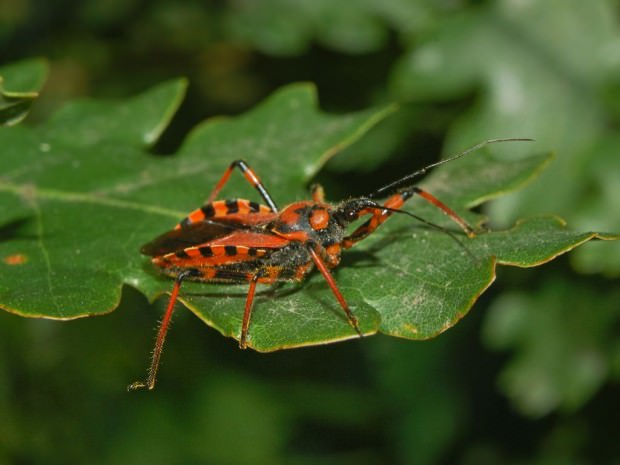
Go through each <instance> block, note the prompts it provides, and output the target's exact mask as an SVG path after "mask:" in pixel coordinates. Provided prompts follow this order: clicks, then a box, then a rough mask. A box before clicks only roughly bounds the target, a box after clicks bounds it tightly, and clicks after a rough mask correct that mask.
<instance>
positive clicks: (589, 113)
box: [0, 0, 620, 464]
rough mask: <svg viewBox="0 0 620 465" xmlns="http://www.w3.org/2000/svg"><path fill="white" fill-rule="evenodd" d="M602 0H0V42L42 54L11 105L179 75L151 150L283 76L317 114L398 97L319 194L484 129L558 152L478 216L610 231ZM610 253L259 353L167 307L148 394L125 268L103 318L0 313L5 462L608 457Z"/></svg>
mask: <svg viewBox="0 0 620 465" xmlns="http://www.w3.org/2000/svg"><path fill="white" fill-rule="evenodd" d="M617 16H618V10H617V5H616V3H615V2H613V1H611V0H610V1H604V0H597V1H593V2H582V1H580V0H572V1H560V0H554V1H548V2H534V1H523V0H521V1H516V0H502V1H500V0H498V1H486V2H485V1H479V2H475V1H472V2H466V1H459V0H452V1H430V0H386V1H382V2H375V1H371V0H355V1H348V2H336V1H333V0H331V1H328V0H297V1H293V0H260V1H250V0H234V1H233V0H231V1H228V2H223V1H222V2H216V1H211V2H207V1H202V2H201V1H197V0H196V1H191V0H188V1H184V2H174V1H167V0H159V1H143V0H124V1H120V0H98V1H92V2H79V1H70V0H66V1H61V0H55V1H42V0H22V1H20V2H13V1H11V0H4V1H0V59H1V60H2V64H4V63H8V62H11V61H15V60H18V59H22V58H24V57H31V56H45V57H47V58H48V59H49V61H50V65H51V72H50V75H49V79H48V83H47V84H46V87H45V88H44V90H43V93H42V97H41V98H40V99H39V101H37V103H36V105H35V106H34V108H33V111H32V113H31V115H30V117H29V119H28V122H27V124H36V123H37V122H40V121H43V120H45V119H46V118H47V116H48V115H49V114H51V112H53V111H54V110H55V109H57V108H58V107H59V106H61V105H62V104H63V102H66V101H69V100H72V99H74V98H76V97H81V96H95V97H119V98H122V97H126V96H128V95H131V94H134V93H136V92H139V91H142V90H144V89H145V88H147V87H149V86H151V85H154V84H156V83H158V82H161V81H162V80H165V79H167V78H171V77H177V76H179V75H183V76H187V77H188V78H189V81H190V87H189V93H188V97H187V98H186V100H185V102H184V103H183V105H182V107H181V109H180V111H179V113H178V115H177V116H176V117H175V119H174V120H173V124H172V126H171V127H170V128H169V129H168V130H167V131H166V132H165V133H164V136H163V138H162V139H161V141H160V142H159V143H158V144H157V145H156V147H155V148H154V152H155V153H157V154H161V155H162V156H166V155H167V154H171V153H173V152H174V151H175V150H176V148H178V146H179V144H180V143H181V141H182V140H183V138H184V137H185V135H186V134H187V132H188V131H189V129H190V128H192V127H193V126H194V125H196V123H198V122H199V121H202V120H203V119H205V118H207V117H209V116H214V115H218V114H238V113H241V112H243V111H245V110H247V109H249V108H251V107H252V106H254V105H255V104H256V103H257V102H259V101H260V100H261V99H263V98H264V97H265V96H267V95H268V94H270V93H271V92H272V91H273V90H275V89H276V88H278V87H279V86H281V85H283V84H287V83H290V82H294V81H301V80H304V81H312V82H315V83H316V85H317V87H318V91H319V95H320V101H321V105H322V107H323V108H324V109H325V110H328V111H331V112H345V111H351V110H358V109H364V108H367V107H368V106H370V105H374V104H378V103H385V102H390V101H395V100H396V101H400V102H403V109H402V110H401V111H400V112H399V114H398V115H397V116H395V117H393V118H390V119H388V120H386V121H385V122H383V123H382V124H381V125H380V126H378V127H377V128H376V129H374V130H373V131H372V132H371V133H369V134H368V135H367V136H366V137H365V138H364V139H363V140H362V141H360V142H359V143H357V144H355V145H353V146H352V147H350V148H349V149H347V150H346V151H345V153H343V154H342V155H341V156H340V157H339V159H335V160H333V162H331V163H330V164H328V166H327V167H326V169H324V170H323V171H322V172H321V173H320V175H319V180H320V181H321V182H322V183H324V184H325V185H326V187H327V189H328V192H329V193H330V197H333V198H341V197H344V196H347V195H350V194H358V193H361V192H366V191H368V190H369V189H368V188H367V187H368V186H377V185H380V184H381V182H382V181H384V180H391V179H394V177H395V176H397V175H398V173H402V172H408V171H412V170H413V169H415V168H417V167H419V166H421V165H423V164H424V163H425V162H428V161H432V160H435V159H436V158H437V157H438V155H439V154H440V153H441V152H444V153H449V152H455V151H458V150H459V149H463V148H465V147H467V146H469V145H471V144H472V143H475V142H478V141H480V140H483V139H487V138H495V137H510V136H513V137H534V138H536V139H537V141H538V142H537V144H538V146H537V147H538V148H539V149H540V150H553V151H555V152H556V155H557V156H556V160H555V161H554V162H553V163H552V164H551V166H550V167H549V168H547V170H546V173H545V174H543V175H542V176H541V179H539V180H538V181H536V182H534V183H533V184H532V185H531V186H529V187H528V188H526V189H525V190H524V191H523V192H520V193H518V194H514V195H510V196H507V197H506V198H504V199H502V200H501V201H496V202H494V203H493V205H492V206H491V207H490V208H489V209H488V212H487V213H488V214H489V216H490V217H491V221H492V223H493V224H495V225H498V226H504V225H509V224H511V223H512V222H513V221H514V220H515V219H517V218H518V217H520V216H525V215H529V214H532V213H536V214H538V213H555V214H559V215H561V216H563V217H564V218H566V219H567V220H568V221H569V224H570V225H571V226H573V227H574V228H575V229H581V230H590V229H592V230H616V231H618V230H620V214H619V212H620V200H618V199H620V190H619V188H620V165H619V164H618V163H619V162H618V160H620V158H619V157H618V155H617V152H618V149H620V137H619V135H618V122H619V121H620V113H619V108H620V96H619V93H618V89H619V88H620V52H619V50H620V48H619V47H618V44H619V43H620V30H619V27H618V23H617ZM412 154H415V156H412ZM507 156H513V157H516V156H519V154H507ZM352 167H353V168H352ZM262 175H263V177H265V178H267V177H268V173H264V174H262ZM619 273H620V248H619V247H618V245H617V244H610V243H595V244H589V245H587V246H584V247H583V248H582V249H580V250H579V251H577V252H576V253H573V254H571V256H570V257H562V258H560V259H559V260H557V261H555V262H553V263H552V264H550V265H547V266H545V267H542V268H540V269H536V270H519V269H508V270H503V271H502V272H501V275H500V278H501V279H500V283H499V285H497V286H495V287H494V288H493V289H492V290H491V291H490V292H489V293H487V294H485V295H484V296H483V298H482V299H481V300H480V301H479V302H478V303H477V304H476V307H475V309H474V311H473V312H472V313H471V314H470V315H469V316H468V318H465V319H464V320H463V321H462V322H461V323H460V324H459V325H458V326H456V327H455V328H453V329H452V330H450V331H448V332H446V333H445V334H443V335H442V336H440V337H438V338H436V339H434V340H431V341H427V342H409V341H404V340H398V339H394V338H387V337H382V336H377V337H373V338H368V339H366V340H363V341H354V342H349V343H343V344H335V345H330V346H326V347H318V348H309V349H300V350H293V351H283V352H278V353H274V354H269V355H261V354H257V353H254V352H251V351H239V350H237V348H236V344H235V342H234V341H232V340H230V339H225V338H222V337H220V336H219V335H218V334H217V333H216V332H215V331H213V330H210V329H208V328H206V327H205V326H204V325H203V324H202V323H201V322H199V321H198V320H197V319H196V318H194V317H193V316H192V315H191V314H190V313H189V312H179V315H178V316H177V318H176V319H175V324H174V328H173V332H172V333H171V336H170V346H169V347H168V350H167V352H166V355H165V360H164V365H163V366H162V370H163V372H162V373H165V374H162V376H161V379H160V382H159V385H158V387H157V390H156V391H154V392H153V393H148V394H147V393H136V394H127V393H126V392H125V391H124V386H125V385H126V384H127V383H128V382H129V381H132V380H133V379H134V378H135V377H136V374H138V373H142V372H143V369H144V364H145V353H146V350H147V348H149V347H150V345H151V342H152V331H151V328H152V326H153V322H154V315H155V314H156V312H159V311H161V305H160V304H155V305H154V306H149V305H148V303H147V302H146V300H145V299H144V297H142V296H141V295H140V294H139V293H138V292H136V291H134V290H132V289H130V288H126V289H125V292H124V295H123V300H122V305H121V308H119V309H118V310H117V311H116V312H114V313H113V314H111V315H109V316H106V317H102V318H91V319H82V320H76V321H73V322H70V323H60V322H52V321H45V320H28V319H23V318H20V317H17V316H14V315H10V314H7V313H4V312H0V463H7V464H8V463H24V464H27V463H46V464H48V463H51V464H53V463H63V464H65V463H102V464H103V463H129V462H135V463H153V464H155V463H162V464H164V463H165V464H170V463H214V464H226V463H230V464H237V463H239V464H240V463H253V464H260V463H266V464H277V463H293V464H295V463H298V464H314V463H317V464H318V463H321V464H330V463H334V464H335V463H338V464H347V463H356V464H380V463H385V464H393V463H399V464H400V463H402V464H408V463H411V464H415V463H423V464H426V463H438V464H442V463H455V462H458V463H464V464H485V463H489V464H491V463H493V464H495V463H508V464H521V463H528V464H529V463H532V464H536V463H571V464H573V463H574V464H582V463H583V464H590V463H592V464H615V463H619V461H620V451H619V450H618V446H617V442H616V441H615V438H614V433H613V432H614V431H615V430H616V429H617V424H618V422H619V420H620V418H619V412H620V388H619V386H618V380H619V378H620V338H619V337H618V322H619V315H620V308H619V307H620V306H619V304H618V302H619V297H620V296H619V291H618V281H617V276H618V274H619Z"/></svg>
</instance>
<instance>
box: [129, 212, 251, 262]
mask: <svg viewBox="0 0 620 465" xmlns="http://www.w3.org/2000/svg"><path fill="white" fill-rule="evenodd" d="M239 229H242V226H241V225H240V224H239V223H235V222H229V221H226V220H224V219H219V218H218V219H211V220H203V221H200V222H198V223H192V224H189V225H187V226H185V227H183V228H180V229H173V230H171V231H168V232H166V233H164V234H162V235H161V236H158V237H157V238H155V239H153V240H152V241H151V242H149V243H147V244H144V245H143V246H142V247H141V248H140V252H141V253H142V254H144V255H148V256H150V257H157V256H159V255H165V254H167V253H170V252H176V251H178V250H183V249H185V248H187V247H192V246H194V245H198V244H203V243H205V242H210V241H212V240H215V239H217V238H219V237H223V236H226V235H229V234H231V233H233V232H235V231H237V230H239Z"/></svg>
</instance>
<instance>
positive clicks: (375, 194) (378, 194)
mask: <svg viewBox="0 0 620 465" xmlns="http://www.w3.org/2000/svg"><path fill="white" fill-rule="evenodd" d="M533 140H534V139H528V138H519V137H514V138H506V139H487V140H485V141H482V142H480V143H479V144H476V145H474V146H473V147H470V148H468V149H466V150H464V151H462V152H461V153H458V154H456V155H454V156H452V157H449V158H446V159H444V160H440V161H438V162H435V163H431V164H430V165H428V166H425V167H424V168H421V169H419V170H417V171H414V172H413V173H411V174H408V175H407V176H405V177H403V178H400V179H397V180H396V181H394V182H391V183H389V184H387V185H385V186H383V187H380V188H379V189H377V190H376V191H374V192H373V193H371V194H369V195H367V196H366V197H368V198H370V199H373V198H377V197H385V196H386V195H387V194H386V193H385V192H386V191H391V190H392V189H396V188H398V187H400V186H402V185H403V184H405V183H406V182H408V181H411V180H412V179H414V178H417V177H419V176H422V175H424V174H426V172H427V171H428V170H430V169H431V168H435V167H436V166H439V165H443V164H444V163H448V162H450V161H454V160H457V159H459V158H461V157H464V156H465V155H467V154H469V153H471V152H475V151H476V150H479V149H481V148H482V147H484V146H486V145H490V144H495V143H498V142H532V141H533Z"/></svg>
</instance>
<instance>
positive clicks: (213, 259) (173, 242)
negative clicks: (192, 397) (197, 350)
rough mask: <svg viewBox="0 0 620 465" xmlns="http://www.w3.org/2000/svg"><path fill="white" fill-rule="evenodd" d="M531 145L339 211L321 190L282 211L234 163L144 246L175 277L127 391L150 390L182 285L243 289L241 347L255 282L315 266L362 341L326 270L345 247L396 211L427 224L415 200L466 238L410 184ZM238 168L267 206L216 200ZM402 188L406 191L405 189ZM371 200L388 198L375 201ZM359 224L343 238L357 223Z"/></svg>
mask: <svg viewBox="0 0 620 465" xmlns="http://www.w3.org/2000/svg"><path fill="white" fill-rule="evenodd" d="M519 140H529V139H491V140H487V141H484V142H481V143H480V144H478V145H476V146H474V147H471V148H469V149H467V150H465V151H464V152H461V153H460V154H458V155H456V156H453V157H451V158H447V159H444V160H442V161H439V162H436V163H433V164H431V165H428V166H426V167H424V168H422V169H420V170H418V171H416V172H414V173H411V174H409V175H407V176H404V177H402V178H400V179H398V180H396V181H395V182H393V183H390V184H388V185H386V186H383V187H381V188H380V189H378V190H377V191H375V192H373V193H371V194H369V195H367V196H363V197H357V198H351V199H348V200H345V201H343V202H341V203H339V204H337V205H332V204H329V203H327V202H326V201H325V198H324V193H323V189H322V188H321V187H320V186H315V187H313V188H312V199H311V200H305V201H299V202H295V203H292V204H290V205H288V206H286V207H284V208H282V209H280V208H278V206H277V204H276V203H275V202H274V200H273V199H272V197H271V195H270V194H269V192H268V191H267V189H266V188H265V186H264V184H263V183H262V182H261V180H260V178H259V177H258V175H257V174H256V173H255V172H254V170H253V169H252V168H250V166H249V165H248V164H247V163H246V162H245V161H243V160H236V161H233V162H232V163H231V164H230V166H229V167H228V169H226V171H225V172H224V174H223V176H222V177H221V179H220V180H219V182H218V183H217V184H216V185H215V188H214V189H213V191H212V192H211V195H210V196H209V197H208V200H207V202H206V203H205V204H204V205H203V206H202V207H200V208H198V209H196V210H194V211H192V212H191V213H190V214H189V215H188V216H187V217H186V218H184V219H183V220H181V222H179V223H178V224H177V225H176V226H175V227H174V229H172V230H171V231H168V232H166V233H164V234H162V235H161V236H159V237H157V238H156V239H155V240H153V241H151V242H149V243H148V244H146V245H144V246H143V247H142V249H141V252H142V253H143V254H145V255H148V256H150V257H152V262H153V264H154V265H155V266H156V267H158V268H159V269H160V270H161V271H162V272H163V273H164V274H165V275H168V276H170V277H173V278H174V279H175V281H174V285H173V288H172V291H171V293H170V300H169V302H168V306H167V308H166V311H165V313H164V317H163V319H162V321H161V323H160V326H159V330H158V335H157V339H156V342H155V348H154V350H153V356H152V360H151V365H150V368H149V371H148V377H147V379H146V380H145V381H143V382H142V381H140V382H136V383H133V384H131V385H130V386H129V388H128V389H129V390H136V389H140V388H148V389H153V387H154V386H155V379H156V375H157V369H158V366H159V361H160V358H161V353H162V348H163V345H164V341H165V338H166V334H167V331H168V327H169V324H170V319H171V317H172V313H173V310H174V306H175V303H176V300H177V297H178V294H179V289H180V288H181V284H182V283H183V281H185V280H191V281H201V282H213V283H237V284H238V283H249V289H248V293H247V297H246V300H245V309H244V314H243V320H242V324H241V330H240V336H239V346H240V347H241V348H242V349H243V348H246V346H247V341H248V332H249V329H250V321H251V316H252V304H253V301H254V294H255V291H256V286H257V284H274V283H278V282H286V281H302V280H303V279H304V278H305V277H306V276H307V275H308V273H310V271H311V270H312V269H313V268H316V269H317V270H318V271H319V272H320V273H321V274H322V275H323V278H325V281H326V282H327V284H328V286H329V288H330V289H331V290H332V292H333V294H334V296H335V298H336V300H337V301H338V303H339V304H340V307H341V308H342V310H343V311H344V314H345V316H346V318H347V320H348V323H349V324H350V326H351V328H352V331H355V333H356V334H357V335H358V336H360V337H362V336H363V333H362V331H361V330H360V327H359V324H358V320H357V318H356V317H355V315H354V314H353V312H352V311H351V309H350V308H349V305H348V304H347V301H346V299H345V298H344V296H343V295H342V293H341V292H340V290H339V289H338V286H337V284H336V282H335V280H334V278H333V276H332V274H331V272H330V269H332V268H334V267H336V266H338V264H339V263H340V258H341V253H342V251H343V249H349V248H350V247H352V246H354V245H355V244H356V243H357V242H359V241H361V240H362V239H364V238H366V237H367V236H368V235H370V234H372V233H373V232H374V231H375V230H376V229H377V228H378V227H379V226H380V225H381V224H382V223H384V222H385V221H386V220H387V219H389V218H390V216H391V215H392V214H394V213H403V214H406V215H409V216H411V217H413V218H416V219H417V220H420V221H422V222H424V223H426V224H428V225H431V226H433V227H436V228H439V229H441V230H442V231H444V232H446V233H448V234H450V235H451V236H452V237H453V238H454V239H455V240H457V242H458V239H456V237H455V236H454V235H453V234H452V233H451V232H450V231H448V230H446V229H444V228H441V227H439V226H437V225H434V224H433V223H430V222H428V221H426V220H424V219H423V218H420V217H419V216H416V215H414V214H413V213H411V212H408V211H404V210H401V207H402V206H403V204H404V203H405V202H406V201H407V200H409V199H410V198H411V197H413V196H415V195H418V196H420V197H421V198H423V199H424V200H426V201H428V202H430V203H431V204H432V205H434V206H435V207H437V208H439V209H440V210H442V211H443V212H444V213H445V214H446V215H448V217H450V218H451V219H452V220H453V221H454V222H455V223H456V224H457V225H458V226H459V227H460V228H461V229H462V230H463V231H464V232H465V234H467V236H469V237H473V236H474V231H473V229H472V228H471V227H470V226H469V225H468V224H467V223H466V222H465V220H463V219H462V218H461V217H460V216H458V215H457V214H456V213H455V212H454V211H453V210H452V209H450V208H449V207H448V206H447V205H445V204H444V203H442V202H441V201H440V200H439V199H437V198H436V197H435V196H433V195H432V194H430V193H429V192H427V191H425V190H423V189H421V188H419V187H417V186H415V185H411V183H410V181H411V180H412V179H413V178H415V177H418V176H421V175H423V174H424V173H426V172H427V171H428V170H429V169H431V168H433V167H436V166H438V165H441V164H444V163H447V162H450V161H453V160H455V159H457V158H460V157H462V156H464V155H466V154H468V153H470V152H473V151H475V150H477V149H479V148H481V147H483V146H485V145H487V144H491V143H495V142H505V141H519ZM235 169H238V170H239V171H240V172H241V173H242V174H243V176H244V177H245V179H246V180H247V181H248V182H249V183H250V184H251V185H252V186H253V187H254V188H255V189H256V191H257V192H258V193H259V195H260V196H261V198H262V199H263V201H264V203H265V204H258V203H256V202H253V201H249V200H243V199H235V200H216V198H217V197H218V194H219V193H220V191H221V189H222V188H223V187H224V185H225V184H226V182H227V181H228V179H229V177H230V175H231V174H232V172H233V171H234V170H235ZM403 186H404V187H403ZM376 198H386V200H385V201H384V202H383V203H378V202H377V201H376V200H375V199H376ZM362 218H367V219H366V221H365V222H364V223H362V224H361V225H360V226H358V227H357V228H355V229H354V230H353V231H352V232H351V233H347V230H348V227H349V226H350V225H351V224H352V223H353V222H355V221H357V220H359V219H362Z"/></svg>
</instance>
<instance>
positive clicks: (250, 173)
mask: <svg viewBox="0 0 620 465" xmlns="http://www.w3.org/2000/svg"><path fill="white" fill-rule="evenodd" d="M235 168H238V169H239V171H241V173H242V174H243V176H244V177H245V179H246V180H247V181H248V182H249V183H250V184H251V185H252V186H253V187H254V188H255V189H256V190H257V191H258V193H259V194H260V196H261V197H262V198H263V200H264V201H265V203H266V204H267V205H268V206H269V208H271V210H272V211H273V212H277V211H278V207H277V205H276V203H275V202H274V201H273V199H272V198H271V195H270V194H269V192H268V191H267V189H266V188H265V186H264V185H263V183H262V181H261V180H260V178H259V177H258V175H257V174H256V173H255V172H254V170H253V169H252V168H250V166H249V165H248V164H247V163H246V162H245V161H244V160H235V161H233V162H232V163H231V164H230V166H229V167H228V168H227V169H226V171H224V174H223V175H222V177H221V178H220V180H219V181H218V183H217V184H216V185H215V187H214V188H213V191H212V192H211V195H209V198H208V199H207V202H206V203H207V204H208V203H211V202H213V201H214V200H215V199H216V197H217V195H218V194H219V193H220V191H221V190H222V188H223V187H224V185H225V184H226V183H227V182H228V179H229V178H230V174H231V173H232V171H233V170H234V169H235Z"/></svg>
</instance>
